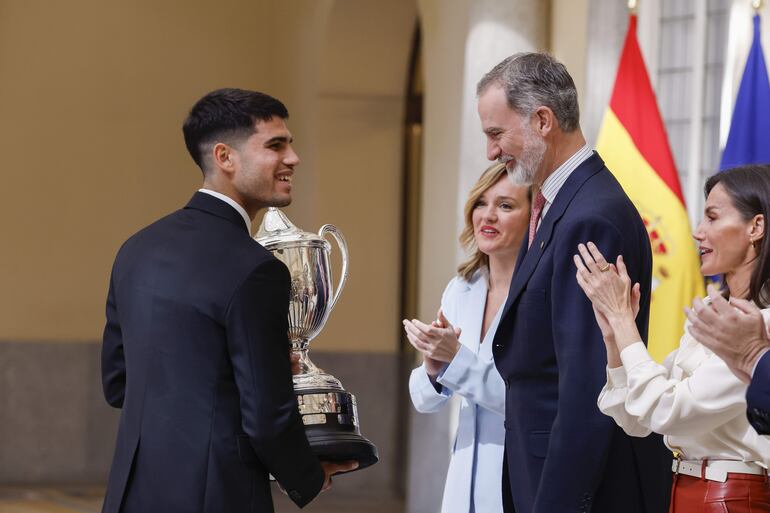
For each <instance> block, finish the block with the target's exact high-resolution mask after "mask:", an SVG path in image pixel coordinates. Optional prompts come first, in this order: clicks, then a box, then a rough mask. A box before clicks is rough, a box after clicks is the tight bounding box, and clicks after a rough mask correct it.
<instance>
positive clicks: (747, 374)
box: [685, 285, 770, 383]
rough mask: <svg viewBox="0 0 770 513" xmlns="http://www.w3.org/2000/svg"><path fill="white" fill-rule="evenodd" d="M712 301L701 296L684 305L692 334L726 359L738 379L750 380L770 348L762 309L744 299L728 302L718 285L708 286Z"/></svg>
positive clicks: (731, 299)
mask: <svg viewBox="0 0 770 513" xmlns="http://www.w3.org/2000/svg"><path fill="white" fill-rule="evenodd" d="M708 295H709V297H710V298H711V304H709V305H707V304H706V303H705V302H703V300H701V299H700V298H696V299H695V301H693V306H692V308H685V313H686V314H687V318H688V319H689V320H690V322H691V323H692V324H691V325H690V326H689V327H688V331H689V333H690V335H692V336H693V338H695V340H697V341H698V342H700V343H701V344H703V345H704V346H706V347H708V348H709V349H711V350H712V351H714V353H716V355H717V356H719V357H720V358H721V359H722V360H724V361H725V363H726V364H727V366H728V367H730V370H731V371H733V374H735V375H736V376H738V379H740V380H741V381H743V382H745V383H748V382H749V381H751V373H752V371H753V370H754V366H755V365H756V363H757V360H758V359H759V356H760V355H761V354H762V353H763V352H764V351H765V350H766V349H768V348H770V340H768V334H767V328H766V327H765V321H764V319H763V318H762V312H760V310H759V308H757V306H756V305H754V304H753V303H751V302H750V301H746V300H745V299H737V298H730V301H729V302H728V301H727V300H726V299H725V298H724V297H722V294H720V293H719V290H717V288H716V286H714V285H709V286H708Z"/></svg>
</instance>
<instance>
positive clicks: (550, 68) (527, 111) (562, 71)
mask: <svg viewBox="0 0 770 513" xmlns="http://www.w3.org/2000/svg"><path fill="white" fill-rule="evenodd" d="M492 85H497V86H500V87H502V88H503V90H504V91H505V97H506V99H507V100H508V106H509V107H510V108H511V109H513V110H515V111H516V112H518V113H520V114H523V115H526V116H530V115H532V113H534V112H535V110H537V109H538V107H541V106H545V107H548V108H549V109H551V110H552V111H553V113H554V115H555V116H556V119H557V120H559V126H560V127H561V129H562V130H563V131H565V132H572V131H573V130H575V129H576V128H578V126H579V125H580V109H579V107H578V99H577V89H575V82H573V81H572V77H571V76H570V74H569V72H568V71H567V68H566V67H565V66H564V64H562V63H561V62H559V61H557V60H556V59H554V58H553V57H551V56H550V55H548V54H546V53H524V52H522V53H517V54H514V55H511V56H510V57H508V58H507V59H505V60H503V61H502V62H501V63H500V64H498V65H497V66H495V67H494V68H492V70H491V71H490V72H489V73H487V74H486V75H484V76H483V77H482V78H481V80H480V81H479V83H478V85H477V86H476V94H477V95H481V94H482V93H483V92H484V91H486V90H487V88H489V87H490V86H492Z"/></svg>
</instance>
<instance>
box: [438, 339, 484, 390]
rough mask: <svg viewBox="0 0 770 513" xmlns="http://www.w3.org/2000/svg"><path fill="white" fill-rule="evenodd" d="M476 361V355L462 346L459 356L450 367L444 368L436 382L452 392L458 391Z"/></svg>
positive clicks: (455, 357)
mask: <svg viewBox="0 0 770 513" xmlns="http://www.w3.org/2000/svg"><path fill="white" fill-rule="evenodd" d="M475 359H476V355H475V354H473V351H471V350H470V349H468V348H467V347H465V346H464V345H462V344H460V349H459V350H458V351H457V354H456V355H455V356H454V358H452V361H451V362H449V365H447V366H446V367H444V370H442V371H441V373H439V375H438V377H437V378H436V381H437V382H438V383H441V384H442V385H444V386H445V387H447V388H449V389H450V390H456V389H458V388H459V387H460V385H459V384H460V383H461V382H463V381H465V376H466V374H467V373H468V369H469V368H470V367H471V366H472V365H473V362H474V360H475Z"/></svg>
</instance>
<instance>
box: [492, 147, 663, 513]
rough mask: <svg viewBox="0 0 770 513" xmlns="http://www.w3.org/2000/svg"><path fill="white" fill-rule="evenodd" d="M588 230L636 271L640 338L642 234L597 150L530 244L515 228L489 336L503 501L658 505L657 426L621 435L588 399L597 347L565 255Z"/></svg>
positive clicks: (645, 249)
mask: <svg viewBox="0 0 770 513" xmlns="http://www.w3.org/2000/svg"><path fill="white" fill-rule="evenodd" d="M588 241H593V242H595V243H596V245H597V246H598V247H599V249H600V250H601V251H602V253H603V254H604V255H605V257H606V258H607V259H608V261H612V262H614V261H615V258H616V257H617V255H618V254H622V255H623V258H624V260H625V262H626V265H627V266H628V270H629V273H630V275H631V278H632V279H633V280H634V281H638V282H639V283H640V285H641V291H642V297H641V310H640V312H639V315H638V317H637V325H638V327H639V331H640V333H641V334H642V336H643V337H644V338H646V335H647V321H648V317H649V305H650V281H651V272H652V256H651V250H650V243H649V238H648V235H647V231H646V229H645V227H644V224H643V222H642V220H641V218H640V216H639V213H638V212H637V211H636V208H634V205H633V204H632V203H631V201H630V200H629V199H628V197H627V196H626V194H625V193H624V192H623V189H622V188H621V186H620V184H618V182H617V181H616V180H615V178H614V177H613V176H612V174H611V173H610V172H609V171H608V170H607V168H606V167H605V166H604V162H603V161H602V159H601V158H600V157H599V156H598V155H597V154H596V153H594V154H593V155H592V156H591V157H589V158H588V159H587V160H586V161H585V162H583V163H582V164H581V165H580V166H578V168H577V169H575V171H573V173H572V174H571V175H570V176H569V178H568V179H567V181H566V182H565V183H564V185H563V186H562V188H561V189H560V191H559V193H558V194H557V196H556V198H555V199H554V202H553V204H552V205H551V207H550V209H549V210H548V212H547V213H546V215H545V217H543V219H542V221H541V224H540V228H539V229H538V231H537V234H536V236H535V239H534V241H533V242H532V246H531V247H530V248H529V250H527V240H526V238H525V240H524V243H523V247H522V249H521V251H520V253H519V259H518V262H517V264H516V271H515V272H514V276H513V279H512V281H511V288H510V291H509V294H508V299H507V301H506V304H505V307H504V308H505V309H504V311H503V314H502V318H501V320H500V325H499V327H498V329H497V333H496V336H495V339H494V346H493V352H494V357H495V364H496V366H497V369H498V370H499V371H500V374H501V375H502V377H503V380H504V382H505V384H506V414H505V419H506V420H505V428H506V433H505V450H506V453H505V458H506V463H504V465H507V468H506V469H505V470H506V474H507V476H508V482H504V483H503V494H504V502H505V503H506V504H507V505H508V506H507V507H506V511H512V509H511V508H512V507H514V506H515V510H516V512H517V513H571V512H578V511H592V512H606V513H618V512H621V511H622V512H624V513H633V512H639V513H642V512H644V513H665V512H666V511H667V506H668V496H669V493H670V485H671V453H670V452H669V451H668V450H667V449H666V448H665V446H664V445H663V443H662V440H661V438H660V437H659V436H658V435H652V436H651V437H650V438H645V439H631V437H629V436H627V435H626V434H625V433H624V432H623V431H622V430H621V429H620V428H619V427H617V426H616V425H615V423H614V422H613V420H612V419H611V418H609V417H606V416H604V415H603V414H602V413H601V412H600V411H599V409H598V407H597V405H596V401H597V398H598V396H599V392H600V391H601V389H602V387H603V386H604V384H605V382H606V371H605V368H606V364H607V357H606V350H605V348H604V343H603V342H602V335H601V331H600V330H599V327H598V325H597V323H596V320H595V318H594V314H593V310H592V307H591V303H590V301H589V300H588V299H587V298H586V296H585V294H584V293H583V291H582V290H581V289H580V287H579V286H578V284H577V280H576V278H575V273H576V269H575V265H574V263H573V260H572V256H573V255H574V254H576V253H577V246H578V244H579V243H581V242H583V243H585V242H588ZM504 480H505V479H504ZM511 502H512V504H511Z"/></svg>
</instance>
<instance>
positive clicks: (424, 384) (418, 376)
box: [412, 364, 450, 397]
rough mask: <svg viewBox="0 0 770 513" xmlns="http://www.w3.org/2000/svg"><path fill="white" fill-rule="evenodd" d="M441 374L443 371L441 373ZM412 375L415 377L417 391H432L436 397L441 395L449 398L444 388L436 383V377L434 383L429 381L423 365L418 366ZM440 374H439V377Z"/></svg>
mask: <svg viewBox="0 0 770 513" xmlns="http://www.w3.org/2000/svg"><path fill="white" fill-rule="evenodd" d="M442 372H443V371H442ZM412 373H413V374H414V375H415V376H414V379H415V385H417V387H418V388H419V389H422V390H432V392H435V393H436V394H437V395H443V396H444V397H449V395H450V394H449V391H448V390H447V389H445V388H444V386H442V385H441V383H439V382H438V377H437V378H436V381H435V382H434V381H431V380H430V376H429V375H428V371H427V370H425V364H422V365H420V366H419V367H417V368H416V369H415V370H414V371H412ZM440 376H441V374H439V377H440Z"/></svg>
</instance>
